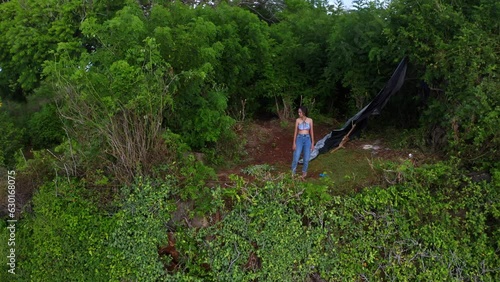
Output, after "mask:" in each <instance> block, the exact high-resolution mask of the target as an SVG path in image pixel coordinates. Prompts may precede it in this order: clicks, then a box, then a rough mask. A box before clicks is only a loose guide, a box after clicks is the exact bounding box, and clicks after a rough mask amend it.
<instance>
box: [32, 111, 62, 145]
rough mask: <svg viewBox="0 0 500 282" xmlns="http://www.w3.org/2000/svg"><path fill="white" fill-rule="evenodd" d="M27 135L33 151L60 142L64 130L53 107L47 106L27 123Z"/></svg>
mask: <svg viewBox="0 0 500 282" xmlns="http://www.w3.org/2000/svg"><path fill="white" fill-rule="evenodd" d="M28 135H29V137H30V139H31V145H32V146H33V149H35V150H40V149H45V148H51V147H53V146H54V145H57V144H59V143H61V142H62V140H63V138H64V130H63V125H62V122H61V121H60V119H59V116H58V113H57V110H56V107H55V105H52V104H47V105H45V106H44V107H43V108H42V109H41V110H40V111H39V112H36V113H34V114H33V116H32V117H31V119H30V120H29V121H28Z"/></svg>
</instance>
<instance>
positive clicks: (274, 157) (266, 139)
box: [218, 119, 334, 181]
mask: <svg viewBox="0 0 500 282" xmlns="http://www.w3.org/2000/svg"><path fill="white" fill-rule="evenodd" d="M333 129H334V128H331V127H330V126H327V125H322V124H315V125H314V136H315V141H318V140H320V139H321V138H323V137H324V136H325V135H326V134H328V133H330V131H331V130H333ZM293 134H294V122H293V121H280V120H277V119H274V120H270V121H258V122H255V123H252V124H250V125H247V126H246V127H245V128H244V129H242V130H241V132H240V138H241V139H242V140H246V144H245V151H246V153H247V157H246V158H245V159H244V160H243V161H242V163H241V164H240V165H238V166H237V167H234V168H231V169H227V170H223V171H220V172H219V173H218V176H219V180H220V181H224V180H227V178H228V175H230V174H237V175H241V176H244V177H245V178H248V177H247V176H245V175H243V173H242V172H241V170H242V169H243V168H246V167H249V166H252V165H262V164H268V165H270V166H272V167H274V168H275V169H277V170H278V171H281V172H285V171H286V170H290V169H291V165H292V154H293V150H292V146H293Z"/></svg>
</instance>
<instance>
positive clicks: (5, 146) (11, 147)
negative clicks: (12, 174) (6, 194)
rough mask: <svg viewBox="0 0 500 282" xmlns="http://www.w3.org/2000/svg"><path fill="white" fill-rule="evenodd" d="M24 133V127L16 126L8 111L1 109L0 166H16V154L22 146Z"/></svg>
mask: <svg viewBox="0 0 500 282" xmlns="http://www.w3.org/2000/svg"><path fill="white" fill-rule="evenodd" d="M23 133H24V129H22V128H18V127H16V126H15V125H14V122H13V120H12V119H11V118H10V116H9V115H8V114H7V112H5V111H3V110H2V109H0V166H6V167H10V168H13V167H14V166H15V163H16V161H15V158H14V155H15V153H16V151H18V150H19V149H21V148H22V144H21V140H22V135H23Z"/></svg>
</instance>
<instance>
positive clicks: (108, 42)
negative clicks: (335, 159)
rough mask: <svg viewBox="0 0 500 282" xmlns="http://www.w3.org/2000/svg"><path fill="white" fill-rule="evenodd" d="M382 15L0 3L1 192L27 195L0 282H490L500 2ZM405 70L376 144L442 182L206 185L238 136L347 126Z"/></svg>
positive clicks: (315, 8)
mask: <svg viewBox="0 0 500 282" xmlns="http://www.w3.org/2000/svg"><path fill="white" fill-rule="evenodd" d="M380 3H381V2H368V1H356V4H355V6H356V9H354V10H350V11H346V10H343V9H342V8H341V6H339V5H335V6H328V5H327V4H326V2H323V1H304V0H286V1H278V2H273V3H268V2H265V3H264V2H259V1H257V2H253V3H249V2H233V1H229V2H228V1H223V2H219V1H216V2H210V3H208V2H196V3H195V2H194V1H192V2H190V1H182V2H180V1H164V0H155V1H134V0H116V1H83V2H82V1H76V0H70V1H54V0H50V1H47V0H29V1H20V0H11V1H2V3H1V4H0V19H1V20H0V172H2V176H3V172H4V171H6V170H7V169H8V170H11V169H15V170H16V172H17V175H18V178H17V181H19V183H20V185H19V186H18V189H20V190H21V189H23V191H19V193H18V194H19V195H28V194H30V193H31V192H33V191H34V195H33V198H32V200H31V201H26V202H29V204H26V205H24V206H22V207H21V206H20V204H19V203H20V201H19V203H18V207H17V208H18V209H17V210H16V211H17V212H16V215H17V216H18V219H19V221H18V223H17V231H16V232H17V233H16V236H17V242H18V245H17V246H18V247H16V250H17V251H16V255H17V258H16V261H17V266H16V275H15V276H12V274H10V273H8V272H7V269H8V267H9V266H8V264H6V263H4V262H5V259H6V256H5V255H4V254H6V253H8V252H9V250H8V249H7V248H8V246H7V245H6V244H2V245H1V246H0V253H1V254H2V255H1V257H2V258H3V259H2V260H1V262H2V265H3V267H2V271H1V273H0V280H1V281H7V280H10V279H12V278H13V277H14V279H17V281H29V280H33V281H75V280H76V281H143V280H144V281H216V280H217V281H221V280H222V281H308V279H309V280H314V279H319V277H321V278H323V279H327V280H328V281H344V280H372V281H374V280H375V281H380V280H381V281H393V280H396V281H400V280H402V281H410V280H416V281H422V280H423V281H425V280H459V281H478V280H479V281H498V280H500V276H499V273H500V269H499V267H498V266H499V265H500V259H499V250H500V232H499V230H500V205H499V203H500V186H499V183H500V171H499V169H500V167H499V162H498V160H499V159H500V151H499V148H500V134H499V131H498V128H497V127H498V121H499V118H500V116H499V115H500V104H499V102H500V92H499V91H498V89H500V83H499V80H498V63H499V61H498V52H499V50H498V42H499V41H500V34H499V33H500V23H499V22H498V18H500V15H499V10H500V2H498V1H495V0H476V1H435V0H393V1H391V2H390V3H388V4H380ZM404 56H408V58H409V62H410V65H409V68H408V72H407V78H406V81H405V85H404V87H403V88H402V90H401V93H399V94H397V96H395V97H393V100H392V101H391V102H392V105H391V103H389V104H388V106H387V108H386V109H385V112H384V113H383V119H384V122H383V124H392V126H393V128H396V130H397V132H398V134H394V139H395V140H393V141H394V142H399V143H401V144H404V145H405V146H407V147H412V146H415V147H419V148H420V149H422V150H427V151H432V152H433V153H436V154H439V155H440V156H441V157H442V158H443V159H444V160H445V161H442V162H438V163H435V164H427V165H423V166H420V167H414V166H413V164H412V163H410V162H408V161H406V162H402V163H400V164H392V163H386V164H381V167H379V168H376V169H378V170H379V172H380V173H381V177H380V178H381V179H382V180H383V179H384V177H383V176H382V174H383V172H387V171H391V172H392V173H396V174H397V180H398V181H395V182H393V183H390V184H388V185H387V184H386V183H384V181H381V183H380V184H378V185H375V186H374V187H366V189H360V190H361V192H360V193H357V194H354V193H353V194H349V193H347V195H343V196H338V194H336V196H334V195H332V194H335V193H332V190H335V189H336V188H339V187H336V184H335V183H334V182H333V181H330V180H329V179H328V178H325V179H323V180H322V182H320V183H309V182H298V181H296V180H294V179H290V178H289V177H287V176H284V175H281V174H279V173H278V172H276V171H274V170H273V169H272V168H271V167H269V166H266V165H265V164H264V165H261V166H255V167H251V168H248V169H246V170H244V171H243V172H244V173H247V174H249V175H251V177H253V178H255V179H256V181H255V182H254V183H247V182H245V181H244V180H243V179H242V178H240V177H238V176H231V179H230V180H231V181H230V183H231V185H229V186H228V185H226V186H224V187H219V186H220V185H218V184H217V183H216V182H214V181H213V180H214V179H215V178H216V168H217V167H218V166H220V165H221V164H223V163H227V164H231V163H232V162H235V161H237V160H238V158H239V157H240V156H242V154H244V152H242V148H243V144H244V140H240V139H239V137H237V135H236V132H237V130H238V128H241V126H242V124H244V122H245V121H247V120H251V119H253V118H257V117H260V116H261V115H264V116H270V115H274V116H277V117H279V118H280V119H282V120H287V119H290V118H291V117H292V116H293V115H294V109H295V108H296V107H297V106H298V105H300V104H306V105H307V106H308V107H309V109H310V112H311V115H312V116H313V117H314V118H316V119H317V120H318V119H321V118H323V119H327V120H331V119H332V118H331V117H332V116H333V117H334V119H335V120H336V121H342V120H344V119H345V118H346V117H349V116H351V115H352V114H353V113H355V112H357V111H358V110H360V109H361V108H362V107H364V106H365V105H366V104H367V103H368V102H369V101H370V100H371V98H373V97H374V96H375V95H376V94H377V92H378V91H379V90H380V89H381V88H382V87H383V86H384V83H385V82H386V81H387V79H388V77H389V76H390V74H391V71H392V70H394V68H395V66H396V65H397V63H398V62H399V61H400V60H401V59H402V58H403V57H404ZM401 132H403V133H404V134H399V133H401ZM397 139H401V140H397ZM384 166H388V167H384ZM389 166H390V167H389ZM374 169H375V168H374ZM271 175H273V177H270V176H271ZM473 175H485V177H484V180H483V181H478V180H477V179H476V178H474V177H472V176H473ZM2 181H3V180H2ZM0 187H1V188H2V195H5V194H6V193H4V192H5V191H3V189H4V187H6V186H5V183H4V182H2V183H1V184H0ZM360 188H362V187H360ZM5 190H6V189H5ZM338 190H342V191H346V190H347V189H340V188H339V189H338ZM25 191H29V192H27V193H24V192H25ZM343 194H346V193H343ZM29 197H31V195H29ZM174 203H175V205H174ZM23 204H24V201H23ZM176 205H177V206H176ZM182 205H186V206H189V209H188V210H187V211H186V210H185V211H182V209H181V207H182ZM2 207H3V206H2ZM182 212H184V214H182V216H179V213H182ZM200 218H201V219H202V220H199V221H201V222H202V223H201V224H193V223H192V222H193V221H194V220H195V219H200ZM5 224H6V223H5V221H2V230H1V233H0V235H1V236H2V238H4V237H6V236H9V234H8V232H9V231H8V230H7V228H5V226H4V225H5ZM169 231H170V232H173V233H171V234H175V235H174V237H175V248H176V251H177V252H178V253H177V255H176V256H175V257H174V256H173V255H172V256H168V255H164V254H161V252H159V250H160V249H161V248H162V247H163V246H170V247H172V246H171V244H173V243H172V240H171V239H172V238H169V236H167V234H168V232H169ZM2 242H3V241H2Z"/></svg>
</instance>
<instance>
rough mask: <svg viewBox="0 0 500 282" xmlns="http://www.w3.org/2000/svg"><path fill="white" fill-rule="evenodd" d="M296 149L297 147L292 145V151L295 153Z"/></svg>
mask: <svg viewBox="0 0 500 282" xmlns="http://www.w3.org/2000/svg"><path fill="white" fill-rule="evenodd" d="M296 148H297V145H295V143H293V146H292V151H295V149H296Z"/></svg>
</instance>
